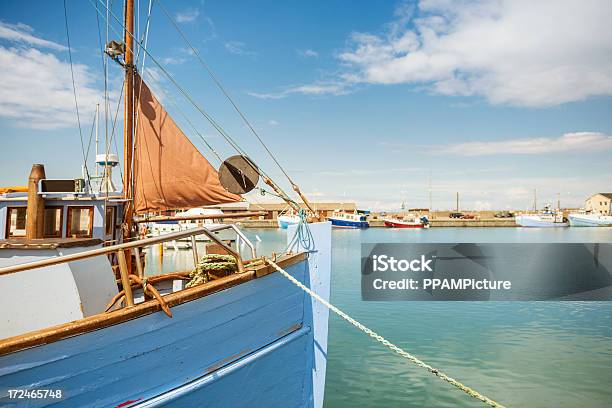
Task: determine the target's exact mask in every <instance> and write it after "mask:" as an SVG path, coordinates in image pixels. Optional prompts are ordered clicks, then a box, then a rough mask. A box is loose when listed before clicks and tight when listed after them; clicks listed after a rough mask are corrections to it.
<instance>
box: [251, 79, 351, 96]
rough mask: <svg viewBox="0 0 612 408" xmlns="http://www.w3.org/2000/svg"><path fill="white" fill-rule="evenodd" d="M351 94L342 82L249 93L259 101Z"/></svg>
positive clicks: (318, 83)
mask: <svg viewBox="0 0 612 408" xmlns="http://www.w3.org/2000/svg"><path fill="white" fill-rule="evenodd" d="M348 92H349V90H348V89H347V87H346V86H345V85H344V84H343V83H340V82H332V83H326V82H317V83H314V84H306V85H299V86H293V87H289V88H287V89H285V90H282V91H279V92H270V93H259V92H247V94H248V95H251V96H254V97H255V98H259V99H282V98H286V97H287V96H289V95H292V94H301V95H313V96H322V95H345V94H347V93H348Z"/></svg>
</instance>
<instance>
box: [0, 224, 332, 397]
mask: <svg viewBox="0 0 612 408" xmlns="http://www.w3.org/2000/svg"><path fill="white" fill-rule="evenodd" d="M322 224H328V223H322ZM329 228H330V227H329V225H327V226H325V227H322V228H319V230H321V231H323V230H328V229H329ZM314 230H315V237H316V232H317V228H316V227H315V228H314ZM325 234H327V235H329V233H328V232H327V231H326V232H325ZM325 238H326V237H323V238H322V239H321V240H318V241H316V242H322V246H325V247H320V251H321V253H320V254H319V253H314V254H311V255H310V256H309V257H308V258H307V259H306V260H303V261H300V262H299V263H296V264H294V265H291V266H289V267H288V268H287V271H288V272H289V273H291V274H292V275H293V276H295V277H296V278H297V279H298V280H300V281H301V282H303V283H304V284H305V285H307V286H309V287H311V288H313V289H314V290H316V291H317V293H319V294H321V295H322V296H324V297H325V298H329V275H330V274H329V272H330V265H331V260H330V253H329V252H330V251H329V247H328V244H329V237H328V238H327V239H325ZM317 249H319V247H317ZM315 270H316V274H312V273H311V271H315ZM320 308H321V305H319V304H318V303H315V302H314V301H313V300H312V299H311V298H310V297H309V296H307V295H306V294H305V293H304V292H303V291H302V290H301V289H299V288H298V287H296V286H295V285H294V284H292V283H291V282H289V281H288V280H287V279H286V278H284V277H283V276H282V275H280V274H279V273H276V272H275V273H271V274H269V275H266V276H263V277H260V278H257V279H253V280H250V281H247V282H244V283H241V284H238V285H236V286H233V287H230V288H228V289H225V290H221V291H219V292H216V293H213V294H210V295H208V296H205V297H201V298H198V299H195V300H192V301H189V302H186V303H183V304H180V305H177V306H175V307H173V308H172V313H173V318H168V317H167V316H165V315H164V314H163V313H162V312H157V313H153V314H149V315H146V316H142V317H139V318H136V319H133V320H130V321H127V322H123V323H120V324H116V325H114V326H110V327H106V328H103V329H100V330H96V331H92V332H88V333H84V334H81V335H78V336H74V337H69V338H66V339H63V340H59V341H55V342H52V343H49V344H45V345H41V346H37V347H33V348H30V349H25V350H21V351H18V352H14V353H12V354H7V355H4V356H1V357H0V405H2V406H28V407H42V406H74V407H77V406H78V407H109V406H115V407H116V406H121V407H141V406H142V407H145V406H147V407H151V406H170V407H193V406H206V407H229V406H231V407H241V406H244V407H253V406H266V407H277V406H278V407H320V406H322V401H323V390H324V384H325V368H326V354H327V319H328V312H327V310H321V309H320ZM9 389H53V390H55V389H60V390H62V394H63V398H62V399H61V400H53V399H49V398H47V399H45V400H36V399H30V400H17V399H9V398H8V392H7V390H9Z"/></svg>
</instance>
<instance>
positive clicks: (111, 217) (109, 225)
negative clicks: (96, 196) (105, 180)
mask: <svg viewBox="0 0 612 408" xmlns="http://www.w3.org/2000/svg"><path fill="white" fill-rule="evenodd" d="M105 214H106V215H105V219H104V234H105V235H113V237H114V232H115V207H111V206H108V207H106V212H105Z"/></svg>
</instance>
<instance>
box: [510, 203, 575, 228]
mask: <svg viewBox="0 0 612 408" xmlns="http://www.w3.org/2000/svg"><path fill="white" fill-rule="evenodd" d="M514 220H515V222H516V225H518V226H520V227H537V228H551V227H567V226H569V223H568V222H567V220H566V219H565V217H564V216H563V211H561V210H554V211H553V210H551V209H550V206H548V205H547V206H545V207H544V210H543V211H541V212H538V213H535V214H519V215H517V216H516V217H515V218H514Z"/></svg>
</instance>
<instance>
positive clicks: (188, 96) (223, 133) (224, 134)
mask: <svg viewBox="0 0 612 408" xmlns="http://www.w3.org/2000/svg"><path fill="white" fill-rule="evenodd" d="M93 1H95V0H89V2H90V4H92V5H93V3H92V2H93ZM101 1H102V0H98V2H101ZM102 4H103V3H102ZM103 5H104V4H103ZM105 7H106V6H105ZM106 10H107V11H108V12H109V13H110V16H111V17H112V18H113V19H114V20H115V21H117V22H118V23H119V25H120V26H121V27H122V28H123V30H124V31H125V33H127V34H128V35H129V36H130V37H132V38H134V39H135V40H136V41H135V44H136V45H137V46H138V47H140V48H142V51H144V52H145V54H146V55H148V56H149V58H151V60H152V61H153V63H154V64H155V65H156V66H157V67H158V68H159V69H160V71H161V72H162V73H163V74H164V75H165V76H166V77H167V78H168V79H169V80H170V82H171V83H172V84H173V85H174V86H175V87H176V88H177V89H178V90H179V92H180V93H181V94H182V95H183V96H184V97H185V99H186V100H187V101H188V102H189V103H191V104H192V105H193V107H194V108H195V109H196V110H197V111H198V112H199V113H200V114H201V115H202V116H204V117H205V118H206V120H207V121H208V122H209V123H210V124H211V125H212V126H213V127H214V128H215V130H217V132H219V134H220V135H221V136H222V137H223V138H224V139H225V140H226V141H227V142H228V144H229V145H230V146H232V147H233V148H234V150H236V152H238V154H241V155H243V156H247V154H246V152H245V151H244V150H242V148H240V146H239V145H238V144H237V143H236V141H235V140H234V139H233V138H232V137H231V136H230V135H229V134H228V133H227V132H226V131H225V129H223V127H222V126H221V125H220V124H219V123H217V122H216V121H215V120H214V118H213V117H212V116H211V115H210V114H209V113H208V112H206V110H204V109H203V108H202V107H200V105H198V104H197V103H196V102H195V100H194V99H193V97H192V96H191V94H190V93H189V92H187V90H186V89H184V88H183V87H182V86H181V85H180V84H179V83H178V82H177V81H176V79H174V77H173V76H172V75H171V74H170V73H169V72H168V70H166V68H164V66H163V65H162V64H161V63H159V61H157V59H156V58H155V57H154V56H153V55H152V54H151V52H150V51H149V50H148V49H147V48H145V47H143V46H142V44H140V43H138V41H137V39H136V38H135V37H134V34H133V33H132V32H130V31H129V30H127V28H126V27H125V25H124V24H123V23H122V22H121V20H119V18H118V17H117V16H116V15H115V14H114V13H113V12H112V11H111V10H109V9H108V8H106ZM116 34H118V33H116ZM118 35H119V34H118ZM253 170H255V171H257V172H258V173H259V174H260V175H262V176H263V177H264V178H265V179H266V180H268V181H270V182H272V179H271V177H269V176H268V175H267V174H266V173H265V172H264V171H263V170H262V169H260V168H258V167H255V166H253ZM272 183H273V182H272ZM273 184H275V187H276V188H277V189H278V190H279V191H280V192H281V193H282V195H283V199H284V200H286V201H288V202H292V203H295V201H293V200H291V199H290V198H289V196H288V195H287V193H285V192H284V191H283V190H282V188H280V187H279V186H278V185H276V183H273ZM273 187H274V186H273ZM298 208H299V205H298Z"/></svg>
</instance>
